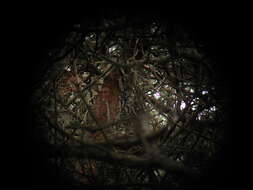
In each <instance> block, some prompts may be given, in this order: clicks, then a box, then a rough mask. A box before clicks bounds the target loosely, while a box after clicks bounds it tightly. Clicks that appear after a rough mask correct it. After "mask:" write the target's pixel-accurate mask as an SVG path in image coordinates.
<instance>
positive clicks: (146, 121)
mask: <svg viewBox="0 0 253 190" xmlns="http://www.w3.org/2000/svg"><path fill="white" fill-rule="evenodd" d="M49 56H50V59H51V60H52V61H51V62H50V69H49V70H47V72H46V73H45V76H44V80H43V82H42V83H41V85H40V88H38V89H37V91H36V93H35V95H34V97H35V98H34V99H35V100H36V101H35V103H34V104H35V105H36V110H38V113H37V118H38V119H37V121H38V123H37V125H38V131H40V141H41V142H43V143H44V144H46V147H47V150H48V152H49V155H50V162H52V163H53V164H55V165H57V166H58V167H60V168H62V170H63V171H64V172H67V173H69V174H70V175H71V176H72V177H73V178H74V179H76V180H77V181H79V182H80V183H84V184H91V185H92V184H100V185H112V186H113V185H116V186H117V185H121V184H128V185H131V184H132V185H133V186H132V188H133V189H134V188H137V189H139V186H142V185H143V186H145V185H150V187H151V186H152V185H159V184H167V185H170V186H173V188H174V189H177V188H179V186H180V185H181V180H182V179H184V178H191V179H194V178H196V177H198V175H199V174H201V172H202V171H204V170H205V169H206V167H207V166H208V163H209V162H210V160H211V159H212V158H213V157H214V156H215V154H216V153H217V151H218V150H219V148H220V140H221V137H222V135H223V127H222V126H223V120H224V118H223V117H222V114H221V113H222V110H223V103H224V100H223V99H220V98H219V95H218V94H217V92H216V88H217V87H216V85H217V83H216V76H215V71H214V68H213V62H212V60H211V59H209V58H208V55H207V54H205V52H203V51H202V49H201V44H198V43H196V42H194V41H193V40H192V39H191V36H190V35H189V34H188V33H187V32H185V31H184V30H183V28H182V27H181V26H180V25H171V26H166V25H164V24H163V23H160V22H158V21H156V20H151V21H148V22H146V21H145V22H144V21H143V20H137V19H136V20H135V19H132V20H127V19H126V18H125V17H123V18H118V19H108V20H102V21H101V22H100V23H98V24H97V25H92V24H91V25H89V26H86V28H82V25H77V26H75V27H74V29H73V32H71V33H70V34H68V35H67V36H66V39H65V44H64V47H60V48H59V49H56V50H51V51H50V52H49ZM42 132H43V133H42ZM42 134H43V135H42ZM134 184H135V186H134Z"/></svg>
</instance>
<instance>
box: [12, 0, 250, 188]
mask: <svg viewBox="0 0 253 190" xmlns="http://www.w3.org/2000/svg"><path fill="white" fill-rule="evenodd" d="M91 7H94V8H93V9H91ZM69 9H71V8H69V7H68V8H65V9H63V8H60V7H57V8H52V7H50V6H46V8H44V7H40V6H38V7H37V9H36V8H34V9H30V10H29V11H27V12H25V11H24V12H23V14H24V15H23V16H24V19H21V21H19V20H18V21H17V24H16V25H15V26H16V29H15V31H17V32H15V31H14V34H15V37H17V41H16V42H18V43H16V44H15V48H16V49H18V54H17V55H19V54H20V57H21V58H22V59H21V61H20V59H19V61H15V64H14V65H13V70H14V71H13V72H14V73H15V77H14V82H15V84H16V85H15V88H16V89H17V91H18V93H19V95H18V97H19V100H16V103H17V104H18V106H17V107H18V108H16V109H15V113H18V117H17V118H15V119H14V118H13V117H12V116H11V117H10V119H9V124H10V125H9V126H10V128H11V131H15V134H14V136H15V139H17V142H14V143H13V144H14V146H11V147H12V148H11V151H10V152H11V154H8V155H9V157H10V158H11V159H10V160H11V161H12V162H11V163H10V164H11V165H13V166H14V168H13V169H12V170H11V171H8V175H9V176H10V179H11V180H10V183H11V184H12V183H17V184H19V185H21V186H22V187H23V186H24V187H25V188H26V189H37V188H43V189H44V188H57V189H72V187H69V186H68V184H69V183H68V182H67V181H66V180H63V179H64V178H59V177H56V176H57V175H58V173H57V170H56V169H54V168H52V167H51V166H49V165H48V164H47V163H46V162H45V159H44V156H45V155H44V154H43V151H42V150H41V149H40V146H39V145H38V144H36V143H35V142H34V140H33V138H34V136H33V133H32V128H33V125H32V115H31V113H32V110H31V106H30V100H31V95H32V87H33V86H34V85H35V84H36V82H37V81H38V79H39V78H38V76H39V74H40V72H41V69H42V68H43V66H44V63H45V62H46V61H47V58H46V53H47V50H48V49H49V48H50V49H51V48H54V47H58V46H59V45H61V40H62V39H63V37H64V34H66V33H67V32H68V31H71V29H72V26H73V24H76V23H79V22H83V23H86V22H90V21H93V20H94V21H96V19H99V18H101V17H106V16H108V15H109V16H110V15H112V14H115V15H117V14H126V15H130V16H140V17H143V16H144V17H147V18H148V17H159V18H161V19H163V20H164V21H165V22H173V23H181V24H182V25H183V26H184V27H186V28H187V29H188V30H189V31H191V32H192V33H193V34H194V37H195V38H196V39H197V40H200V41H203V42H204V43H206V44H208V45H207V47H206V48H207V51H208V52H209V53H210V55H211V57H212V58H213V59H214V60H215V61H216V67H217V68H218V69H217V72H219V73H218V76H219V77H220V78H219V80H220V81H222V83H223V86H224V88H221V89H220V91H221V94H222V95H224V96H228V97H229V98H230V103H229V105H228V110H227V113H226V114H228V121H227V133H226V134H227V135H226V138H225V140H224V141H225V144H226V146H225V147H224V150H223V151H221V154H220V157H219V160H217V162H215V164H214V165H213V167H212V170H210V173H209V176H207V177H206V178H205V179H204V180H203V181H202V182H201V183H199V184H198V185H199V187H200V188H203V187H205V189H224V188H228V186H231V185H232V187H235V188H236V187H241V186H243V185H244V182H242V181H244V180H247V179H248V178H247V177H246V176H248V174H247V173H245V170H244V169H245V168H246V167H247V166H246V165H247V162H244V158H245V157H243V156H241V155H242V153H243V152H244V148H243V147H244V146H242V145H243V144H244V141H243V140H242V139H243V138H242V137H241V136H240V135H241V134H242V130H243V128H242V129H238V127H240V128H241V127H243V124H242V123H241V122H239V124H238V120H237V119H235V118H236V116H238V115H236V114H235V111H234V110H236V109H237V106H238V105H237V104H240V101H239V102H238V101H235V99H237V98H239V97H241V96H239V94H240V93H238V91H239V92H240V90H239V89H241V85H242V84H241V83H240V82H239V80H237V78H236V77H235V76H237V75H238V72H240V71H241V70H240V69H238V62H237V61H238V60H237V59H236V56H235V55H237V54H238V51H239V49H240V47H239V46H238V45H237V40H238V39H237V38H236V36H238V35H239V34H238V33H237V31H240V30H241V26H240V23H238V21H236V19H234V17H233V16H231V13H229V12H225V11H224V10H219V9H211V10H207V9H206V8H197V11H195V10H194V11H193V10H192V9H191V10H188V12H187V11H186V12H185V11H184V10H181V9H179V8H178V7H177V8H175V9H172V7H165V8H158V9H156V8H152V7H150V8H143V9H139V8H135V9H133V8H132V7H131V8H129V9H126V8H125V9H119V8H98V7H96V6H91V5H83V11H81V12H79V11H75V9H72V11H70V10H69ZM173 10H174V12H173V13H172V11H173ZM177 10H178V11H177ZM22 18H23V17H22ZM17 55H16V56H17ZM13 57H15V55H13ZM11 67H12V66H11ZM239 68H240V67H239ZM237 77H238V76H237ZM235 87H236V88H237V91H236V92H235V90H234V88H235ZM13 96H14V97H16V95H15V93H13ZM10 113H13V111H12V110H11V112H10ZM14 120H15V121H14ZM16 136H17V137H16ZM12 155H13V156H12ZM245 159H246V158H245ZM242 179H243V180H242Z"/></svg>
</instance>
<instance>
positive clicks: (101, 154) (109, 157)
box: [49, 145, 198, 178]
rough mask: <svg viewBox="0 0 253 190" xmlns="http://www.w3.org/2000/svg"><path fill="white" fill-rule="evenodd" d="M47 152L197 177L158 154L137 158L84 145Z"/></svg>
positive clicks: (185, 168) (184, 167)
mask: <svg viewBox="0 0 253 190" xmlns="http://www.w3.org/2000/svg"><path fill="white" fill-rule="evenodd" d="M49 150H50V155H51V156H52V157H54V156H63V157H73V158H80V159H85V158H90V159H95V160H100V161H105V162H108V163H112V164H119V165H123V166H127V167H130V168H162V169H165V170H168V171H169V172H171V173H173V174H179V175H184V176H187V177H191V178H192V177H197V176H198V173H197V172H196V171H194V170H192V169H190V168H187V167H186V166H184V165H183V164H181V163H179V162H175V161H173V160H171V159H169V158H167V157H165V156H163V155H160V154H159V155H155V156H152V157H151V156H148V157H138V156H135V155H132V154H121V153H117V152H113V151H109V150H108V152H105V151H101V150H99V149H94V148H92V147H87V146H84V145H50V147H49Z"/></svg>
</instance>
